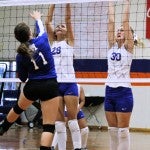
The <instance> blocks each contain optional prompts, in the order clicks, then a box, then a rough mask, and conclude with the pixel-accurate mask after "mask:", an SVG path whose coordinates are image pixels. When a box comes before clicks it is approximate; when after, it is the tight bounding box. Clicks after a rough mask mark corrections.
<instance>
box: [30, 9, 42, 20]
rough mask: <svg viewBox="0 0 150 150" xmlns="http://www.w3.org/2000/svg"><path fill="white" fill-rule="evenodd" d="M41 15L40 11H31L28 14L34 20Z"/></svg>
mask: <svg viewBox="0 0 150 150" xmlns="http://www.w3.org/2000/svg"><path fill="white" fill-rule="evenodd" d="M42 15H43V14H41V12H39V11H33V12H32V13H30V16H31V17H32V18H33V19H35V20H38V19H41V16H42Z"/></svg>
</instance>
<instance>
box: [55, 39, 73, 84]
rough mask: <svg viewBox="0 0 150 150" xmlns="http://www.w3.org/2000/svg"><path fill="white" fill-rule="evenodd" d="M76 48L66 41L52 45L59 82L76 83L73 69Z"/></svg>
mask: <svg viewBox="0 0 150 150" xmlns="http://www.w3.org/2000/svg"><path fill="white" fill-rule="evenodd" d="M73 53H74V48H73V47H71V46H69V45H68V44H67V42H66V41H65V40H64V41H54V43H53V44H52V54H53V57H54V62H55V68H56V73H57V80H58V82H68V81H71V82H76V80H75V71H74V67H73Z"/></svg>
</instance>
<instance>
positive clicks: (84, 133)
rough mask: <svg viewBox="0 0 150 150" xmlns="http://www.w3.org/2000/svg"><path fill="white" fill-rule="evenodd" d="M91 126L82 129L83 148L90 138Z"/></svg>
mask: <svg viewBox="0 0 150 150" xmlns="http://www.w3.org/2000/svg"><path fill="white" fill-rule="evenodd" d="M88 134H89V128H88V127H85V128H82V129H81V148H86V146H87V140H88Z"/></svg>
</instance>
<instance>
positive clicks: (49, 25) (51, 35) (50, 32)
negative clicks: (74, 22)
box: [45, 4, 55, 43]
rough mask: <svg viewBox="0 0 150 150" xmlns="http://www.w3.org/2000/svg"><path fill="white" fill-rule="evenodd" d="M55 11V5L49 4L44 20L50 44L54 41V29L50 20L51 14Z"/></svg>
mask: <svg viewBox="0 0 150 150" xmlns="http://www.w3.org/2000/svg"><path fill="white" fill-rule="evenodd" d="M54 9H55V4H51V5H50V6H49V9H48V14H47V17H46V20H45V26H46V30H47V33H48V37H49V41H50V43H52V42H53V41H54V38H55V37H54V36H55V35H54V29H53V27H52V19H53V13H54Z"/></svg>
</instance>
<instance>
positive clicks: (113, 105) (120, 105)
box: [104, 86, 133, 112]
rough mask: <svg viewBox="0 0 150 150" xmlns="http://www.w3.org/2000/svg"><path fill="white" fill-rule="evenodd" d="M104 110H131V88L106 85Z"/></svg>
mask: <svg viewBox="0 0 150 150" xmlns="http://www.w3.org/2000/svg"><path fill="white" fill-rule="evenodd" d="M105 92H106V93H105V95H106V96H105V102H104V108H105V111H111V112H132V109H133V94H132V90H131V88H127V87H117V88H112V87H109V86H106V91H105Z"/></svg>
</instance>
